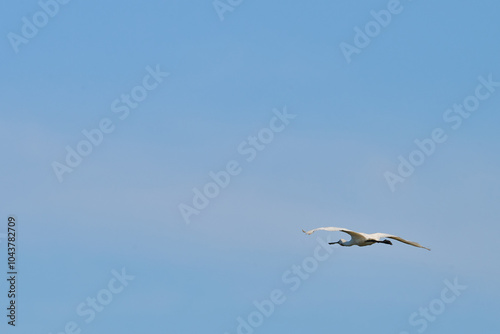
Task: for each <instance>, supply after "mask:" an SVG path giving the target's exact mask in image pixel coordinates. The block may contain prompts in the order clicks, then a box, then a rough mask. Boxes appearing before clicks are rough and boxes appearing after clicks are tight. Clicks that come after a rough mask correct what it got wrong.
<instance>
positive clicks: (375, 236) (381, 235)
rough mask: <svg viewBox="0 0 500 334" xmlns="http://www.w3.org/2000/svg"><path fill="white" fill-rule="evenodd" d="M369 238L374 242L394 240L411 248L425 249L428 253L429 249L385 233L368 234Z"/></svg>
mask: <svg viewBox="0 0 500 334" xmlns="http://www.w3.org/2000/svg"><path fill="white" fill-rule="evenodd" d="M370 237H372V238H374V239H375V240H380V239H382V238H389V239H394V240H397V241H400V242H403V243H405V244H408V245H412V246H415V247H420V248H425V249H427V250H429V251H430V249H429V248H427V247H424V246H422V245H421V244H419V243H418V242H415V241H408V240H405V239H403V238H400V237H398V236H395V235H391V234H386V233H373V234H370Z"/></svg>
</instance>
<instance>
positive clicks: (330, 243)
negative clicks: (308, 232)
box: [328, 241, 339, 245]
mask: <svg viewBox="0 0 500 334" xmlns="http://www.w3.org/2000/svg"><path fill="white" fill-rule="evenodd" d="M338 243H339V242H338V241H335V242H329V243H328V244H329V245H335V244H338Z"/></svg>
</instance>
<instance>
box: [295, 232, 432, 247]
mask: <svg viewBox="0 0 500 334" xmlns="http://www.w3.org/2000/svg"><path fill="white" fill-rule="evenodd" d="M319 230H323V231H330V232H336V231H340V232H345V233H347V234H349V235H350V236H351V240H349V241H347V240H345V239H340V240H339V241H337V242H330V243H329V244H330V245H334V244H339V245H340V246H346V247H350V246H354V245H356V246H360V247H364V246H370V245H373V244H375V243H380V244H388V245H392V242H391V241H390V240H387V239H384V238H389V239H394V240H397V241H400V242H404V243H405V244H408V245H412V246H415V247H420V248H425V249H427V250H429V251H430V249H429V248H427V247H424V246H422V245H420V244H419V243H417V242H414V241H408V240H405V239H403V238H400V237H398V236H395V235H392V234H387V233H372V234H368V233H361V232H354V231H351V230H348V229H346V228H342V227H318V228H315V229H313V230H310V231H307V232H306V231H304V230H302V232H304V233H305V234H307V235H310V234H313V233H314V232H315V231H319ZM382 239H384V240H382Z"/></svg>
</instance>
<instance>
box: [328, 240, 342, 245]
mask: <svg viewBox="0 0 500 334" xmlns="http://www.w3.org/2000/svg"><path fill="white" fill-rule="evenodd" d="M346 241H347V240H345V239H340V240H339V241H336V242H329V243H328V244H329V245H335V244H339V245H342V244H344V242H346Z"/></svg>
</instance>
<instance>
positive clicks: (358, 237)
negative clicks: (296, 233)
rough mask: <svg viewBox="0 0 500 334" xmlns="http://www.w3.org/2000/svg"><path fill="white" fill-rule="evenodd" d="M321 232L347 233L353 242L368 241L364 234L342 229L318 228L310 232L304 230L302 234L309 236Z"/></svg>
mask: <svg viewBox="0 0 500 334" xmlns="http://www.w3.org/2000/svg"><path fill="white" fill-rule="evenodd" d="M319 230H323V231H329V232H336V231H340V232H345V233H347V234H349V235H350V236H351V238H352V239H353V240H366V236H365V235H364V234H362V233H358V232H354V231H351V230H348V229H346V228H342V227H318V228H315V229H313V230H310V231H304V230H302V232H304V233H305V234H308V235H309V234H313V233H314V232H315V231H319Z"/></svg>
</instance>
